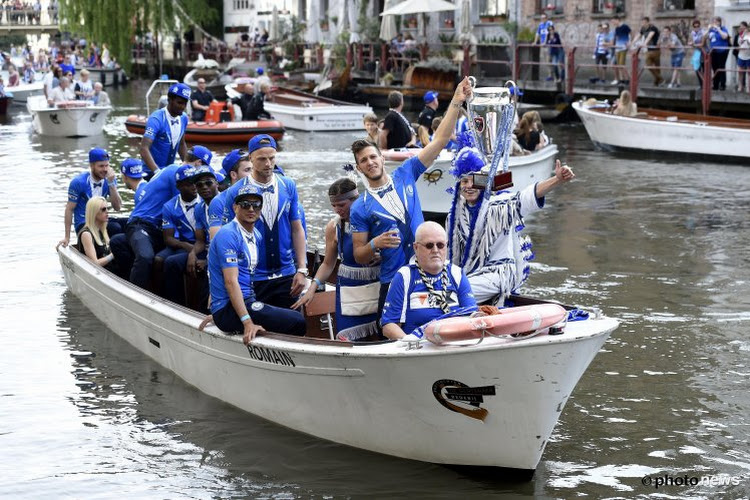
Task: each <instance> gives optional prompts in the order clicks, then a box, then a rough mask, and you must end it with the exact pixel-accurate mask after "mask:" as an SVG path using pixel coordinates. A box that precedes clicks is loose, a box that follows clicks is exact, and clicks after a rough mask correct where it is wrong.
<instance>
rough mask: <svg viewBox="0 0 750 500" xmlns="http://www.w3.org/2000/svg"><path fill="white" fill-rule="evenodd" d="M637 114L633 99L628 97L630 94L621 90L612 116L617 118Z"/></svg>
mask: <svg viewBox="0 0 750 500" xmlns="http://www.w3.org/2000/svg"><path fill="white" fill-rule="evenodd" d="M637 113H638V107H637V105H636V104H635V103H634V102H633V98H632V97H630V92H629V91H627V90H623V91H622V93H621V94H620V99H618V101H617V103H616V105H615V109H614V111H612V114H614V115H619V116H635V115H636V114H637Z"/></svg>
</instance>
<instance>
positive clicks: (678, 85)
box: [674, 83, 682, 89]
mask: <svg viewBox="0 0 750 500" xmlns="http://www.w3.org/2000/svg"><path fill="white" fill-rule="evenodd" d="M674 86H675V88H677V89H679V88H680V87H682V85H680V84H679V83H675V84H674Z"/></svg>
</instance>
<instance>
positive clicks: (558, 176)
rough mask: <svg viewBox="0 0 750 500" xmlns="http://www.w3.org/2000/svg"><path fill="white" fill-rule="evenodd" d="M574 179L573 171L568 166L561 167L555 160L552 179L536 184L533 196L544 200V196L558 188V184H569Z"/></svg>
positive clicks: (558, 161)
mask: <svg viewBox="0 0 750 500" xmlns="http://www.w3.org/2000/svg"><path fill="white" fill-rule="evenodd" d="M575 178H576V174H574V173H573V170H572V169H571V168H570V167H569V166H567V165H564V166H563V165H562V163H560V160H555V175H554V177H550V178H549V179H544V180H543V181H540V182H537V184H536V188H535V190H534V195H535V196H536V197H537V198H544V196H546V194H547V193H549V192H550V191H551V190H552V189H554V188H555V187H557V186H559V185H560V184H565V183H566V182H570V181H572V180H573V179H575Z"/></svg>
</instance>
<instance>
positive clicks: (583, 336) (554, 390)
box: [59, 246, 618, 471]
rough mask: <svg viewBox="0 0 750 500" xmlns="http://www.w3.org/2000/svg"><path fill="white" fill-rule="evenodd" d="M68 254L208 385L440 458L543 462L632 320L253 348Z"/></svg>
mask: <svg viewBox="0 0 750 500" xmlns="http://www.w3.org/2000/svg"><path fill="white" fill-rule="evenodd" d="M59 258H60V263H61V266H62V270H63V274H64V276H65V281H66V283H67V286H68V288H69V289H70V290H71V291H72V293H73V294H74V295H76V296H77V297H78V298H79V299H80V300H81V301H82V302H83V303H84V304H85V305H86V306H87V307H88V308H89V309H90V311H91V313H92V314H93V315H95V316H96V317H97V318H98V319H99V320H101V321H102V322H103V323H104V324H105V325H107V327H108V328H110V329H111V330H112V331H114V332H115V333H116V334H118V335H119V336H121V337H122V338H123V339H125V340H126V341H128V342H129V343H130V344H132V345H133V346H134V347H136V348H137V349H139V350H141V351H142V352H143V353H144V354H146V355H148V356H150V357H151V358H153V359H154V360H155V361H156V362H158V363H160V364H161V365H163V366H165V367H166V368H168V369H170V370H172V371H173V372H174V373H176V374H177V375H178V376H180V377H181V378H182V379H184V380H185V381H186V382H187V383H189V384H191V385H193V386H195V387H197V388H198V389H199V390H201V391H203V392H204V393H206V394H208V395H210V396H213V397H216V398H218V399H220V400H222V401H225V402H227V403H229V404H232V405H234V406H237V407H238V408H241V409H243V410H245V411H248V412H250V413H252V414H255V415H258V416H260V417H262V418H265V419H267V420H269V421H272V422H275V423H277V424H279V425H282V426H285V427H289V428H291V429H295V430H297V431H301V432H304V433H307V434H310V435H313V436H317V437H319V438H323V439H327V440H330V441H334V442H337V443H342V444H346V445H350V446H353V447H356V448H362V449H366V450H371V451H375V452H379V453H385V454H388V455H393V456H397V457H402V458H408V459H414V460H421V461H425V462H433V463H440V464H457V465H472V466H493V467H508V468H514V469H524V470H527V471H529V470H534V469H535V468H536V466H537V464H538V462H539V460H540V458H541V456H542V453H543V451H544V448H545V446H546V444H547V442H548V440H549V437H550V435H551V433H552V430H553V429H554V427H555V424H556V423H557V420H558V417H559V416H560V413H561V411H562V408H563V406H564V405H565V403H566V401H567V400H568V398H569V397H570V395H571V393H572V391H573V389H574V387H575V385H576V384H577V382H578V380H579V379H580V378H581V376H582V375H583V373H584V371H585V370H586V368H587V366H588V365H589V363H590V362H591V360H592V359H593V358H594V356H595V355H596V353H597V352H598V351H599V348H600V347H601V346H602V344H603V343H604V341H605V340H606V339H607V337H608V336H609V335H610V333H611V332H612V331H613V330H614V329H615V328H617V326H618V321H617V320H615V319H612V318H606V317H602V316H599V315H592V316H591V317H590V318H589V319H587V320H584V321H576V322H570V323H568V324H567V325H566V326H565V328H564V330H563V332H562V333H561V334H559V335H549V334H547V333H542V334H540V335H537V336H534V337H531V338H526V339H523V340H514V339H510V338H508V337H505V338H494V337H488V338H485V339H484V340H483V341H482V342H481V343H479V344H474V345H470V346H466V345H464V346H455V345H453V346H437V345H433V344H430V343H421V344H420V348H412V349H408V348H407V347H406V346H405V345H404V343H402V342H390V341H388V342H375V343H359V344H352V343H348V342H341V341H337V340H328V339H320V338H308V337H293V336H290V335H284V334H273V333H272V334H264V335H262V336H259V337H257V338H256V339H255V340H253V342H252V344H251V345H250V346H248V347H246V346H245V345H243V343H242V341H241V336H239V335H234V336H230V335H226V334H224V333H222V332H220V331H219V330H218V329H216V328H213V327H209V328H207V329H206V331H203V332H200V331H198V330H197V325H198V324H199V323H200V321H201V319H202V316H201V315H199V314H198V313H196V312H194V311H191V310H189V309H186V308H183V307H180V306H177V305H175V304H173V303H171V302H168V301H166V300H164V299H162V298H160V297H157V296H155V295H152V294H150V293H148V292H144V291H143V290H141V289H139V288H137V287H135V286H134V285H132V284H130V283H128V282H127V281H124V280H122V279H120V278H118V277H116V276H115V275H113V274H111V273H109V272H108V271H106V270H104V269H102V268H101V267H99V266H97V265H96V264H95V263H93V262H92V261H90V260H89V259H88V258H86V257H85V256H83V255H81V254H80V253H78V251H76V250H75V249H73V248H72V247H70V246H69V247H65V248H60V249H59ZM328 293H333V292H328ZM317 323H318V324H320V322H317ZM411 347H414V346H413V345H412V346H411Z"/></svg>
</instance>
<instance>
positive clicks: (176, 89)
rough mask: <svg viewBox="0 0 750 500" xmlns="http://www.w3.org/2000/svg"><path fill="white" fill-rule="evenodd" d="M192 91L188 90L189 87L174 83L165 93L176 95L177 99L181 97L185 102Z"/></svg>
mask: <svg viewBox="0 0 750 500" xmlns="http://www.w3.org/2000/svg"><path fill="white" fill-rule="evenodd" d="M191 93H192V91H191V90H190V87H189V86H188V85H186V84H184V83H175V84H174V85H172V86H171V87H169V91H168V92H167V95H176V96H177V97H182V98H183V99H185V100H188V101H189V100H190V94H191Z"/></svg>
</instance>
